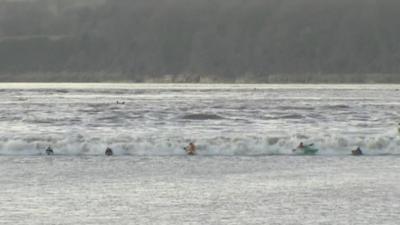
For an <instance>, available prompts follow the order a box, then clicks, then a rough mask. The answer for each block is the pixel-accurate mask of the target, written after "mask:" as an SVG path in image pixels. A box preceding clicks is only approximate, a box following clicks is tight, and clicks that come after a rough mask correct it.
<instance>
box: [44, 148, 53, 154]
mask: <svg viewBox="0 0 400 225" xmlns="http://www.w3.org/2000/svg"><path fill="white" fill-rule="evenodd" d="M46 155H54V151H53V149H52V148H51V147H50V146H49V147H48V148H47V149H46Z"/></svg>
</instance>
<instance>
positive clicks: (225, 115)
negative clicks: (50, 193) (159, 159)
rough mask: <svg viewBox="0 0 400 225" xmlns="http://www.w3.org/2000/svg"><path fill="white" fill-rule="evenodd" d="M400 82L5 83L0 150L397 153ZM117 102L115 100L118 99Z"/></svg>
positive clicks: (10, 152) (163, 153)
mask: <svg viewBox="0 0 400 225" xmlns="http://www.w3.org/2000/svg"><path fill="white" fill-rule="evenodd" d="M399 88H400V87H399V86H396V85H363V86H356V85H341V86H337V85H305V86H304V85H186V84H184V85H183V84H182V85H161V84H152V85H149V84H6V83H5V84H1V85H0V89H1V97H0V104H1V110H0V127H1V130H0V134H1V135H0V154H2V155H39V154H44V150H45V149H46V148H47V146H52V147H53V149H54V150H55V153H56V154H58V155H103V154H104V150H105V148H106V147H108V146H109V147H111V148H113V150H114V152H115V154H116V155H135V156H139V155H142V156H146V155H150V156H167V155H184V154H185V152H184V151H183V150H182V148H183V147H184V146H185V145H186V144H187V143H189V142H191V141H194V142H195V143H196V145H197V146H198V154H199V155H226V156H234V155H238V156H256V155H287V154H291V153H292V151H291V150H292V149H293V148H294V147H295V146H297V145H298V143H299V142H305V143H314V144H315V146H316V147H317V148H319V149H320V151H319V153H318V154H320V155H344V154H346V155H347V154H349V152H350V150H351V149H354V148H355V147H357V146H360V147H361V148H362V149H364V152H365V153H366V154H368V155H381V154H400V150H399V148H398V146H399V145H400V138H399V134H398V131H397V127H398V126H397V124H398V120H399V116H400V115H399V112H400V103H399V102H398V99H399V98H400V91H398V89H399ZM117 102H118V103H119V104H118V103H117Z"/></svg>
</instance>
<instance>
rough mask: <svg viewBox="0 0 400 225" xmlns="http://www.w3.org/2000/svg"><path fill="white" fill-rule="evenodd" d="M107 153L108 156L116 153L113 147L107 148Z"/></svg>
mask: <svg viewBox="0 0 400 225" xmlns="http://www.w3.org/2000/svg"><path fill="white" fill-rule="evenodd" d="M105 154H106V156H112V155H113V154H114V153H113V150H112V149H111V148H107V149H106V152H105Z"/></svg>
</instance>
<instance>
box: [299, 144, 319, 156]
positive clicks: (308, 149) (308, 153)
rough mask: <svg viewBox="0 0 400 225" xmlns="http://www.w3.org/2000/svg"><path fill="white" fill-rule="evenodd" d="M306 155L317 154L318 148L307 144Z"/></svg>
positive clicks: (304, 149)
mask: <svg viewBox="0 0 400 225" xmlns="http://www.w3.org/2000/svg"><path fill="white" fill-rule="evenodd" d="M302 150H303V152H304V155H315V153H317V152H318V149H316V148H313V147H311V146H306V147H304V148H303V149H302Z"/></svg>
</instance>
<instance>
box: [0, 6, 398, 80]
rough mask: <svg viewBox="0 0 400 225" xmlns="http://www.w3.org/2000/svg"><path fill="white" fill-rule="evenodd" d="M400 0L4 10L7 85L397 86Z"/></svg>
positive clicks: (0, 74)
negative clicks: (384, 84)
mask: <svg viewBox="0 0 400 225" xmlns="http://www.w3.org/2000/svg"><path fill="white" fill-rule="evenodd" d="M399 10H400V1H398V0H352V1H349V0H324V1H321V0H296V1H293V0H251V1H249V0H201V1H199V0H95V1H93V0H92V1H91V0H79V1H78V0H76V1H75V0H68V1H66V0H30V1H27V0H25V1H21V0H20V1H3V2H0V80H1V81H20V80H21V81H136V82H146V81H158V82H159V81H166V82H171V81H172V82H215V81H218V82H306V83H308V82H310V83H312V82H400V76H399V72H400V29H398V28H399V27H400V14H399V13H398V12H399Z"/></svg>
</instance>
